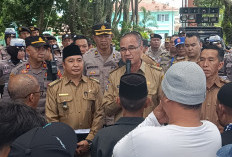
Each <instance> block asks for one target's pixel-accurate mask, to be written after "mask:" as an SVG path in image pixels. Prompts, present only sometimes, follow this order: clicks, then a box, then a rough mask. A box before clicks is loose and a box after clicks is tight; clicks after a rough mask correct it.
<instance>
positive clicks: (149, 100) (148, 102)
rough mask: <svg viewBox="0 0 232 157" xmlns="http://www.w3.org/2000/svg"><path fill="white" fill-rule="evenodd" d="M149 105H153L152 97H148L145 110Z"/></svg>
mask: <svg viewBox="0 0 232 157" xmlns="http://www.w3.org/2000/svg"><path fill="white" fill-rule="evenodd" d="M149 105H151V98H150V97H147V100H146V102H145V104H144V108H147V107H148V106H149Z"/></svg>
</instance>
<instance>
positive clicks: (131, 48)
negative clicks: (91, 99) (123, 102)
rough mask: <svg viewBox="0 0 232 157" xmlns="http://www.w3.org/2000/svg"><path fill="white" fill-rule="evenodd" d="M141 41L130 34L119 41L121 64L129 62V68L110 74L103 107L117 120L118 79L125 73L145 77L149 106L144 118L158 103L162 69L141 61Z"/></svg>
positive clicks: (138, 37) (136, 35)
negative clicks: (149, 100)
mask: <svg viewBox="0 0 232 157" xmlns="http://www.w3.org/2000/svg"><path fill="white" fill-rule="evenodd" d="M142 49H143V46H142V39H141V36H140V35H138V33H135V32H130V33H128V34H126V35H124V36H123V37H122V38H121V39H120V52H121V56H122V60H123V62H127V60H129V61H130V62H131V67H130V68H128V66H126V65H124V66H122V67H120V68H117V69H115V70H114V71H112V72H111V73H110V76H109V83H108V86H107V90H106V92H105V93H104V98H103V105H104V107H105V113H106V115H107V116H114V118H115V119H114V120H115V121H116V120H118V119H119V118H120V117H121V116H122V109H121V108H120V107H119V105H117V104H116V101H115V100H116V97H117V96H118V93H119V83H120V77H121V76H122V75H123V74H125V73H128V72H129V73H130V72H131V73H139V74H142V75H144V76H145V77H146V80H147V86H148V97H149V98H150V99H151V102H150V105H149V106H148V108H146V109H145V110H144V117H146V116H147V115H148V114H149V113H150V112H151V111H152V110H153V109H154V108H155V107H156V106H157V105H158V103H159V96H160V84H161V81H162V77H163V72H162V68H159V67H157V66H154V65H151V64H147V63H146V62H144V61H142V60H141V55H142V53H143V51H142ZM129 69H130V70H129Z"/></svg>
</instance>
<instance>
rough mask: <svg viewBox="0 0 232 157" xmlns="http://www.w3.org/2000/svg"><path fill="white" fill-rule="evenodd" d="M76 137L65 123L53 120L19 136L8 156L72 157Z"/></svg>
mask: <svg viewBox="0 0 232 157" xmlns="http://www.w3.org/2000/svg"><path fill="white" fill-rule="evenodd" d="M76 143H77V139H76V134H75V132H74V130H73V129H72V128H71V127H70V126H68V125H67V124H64V123H60V122H54V123H49V124H47V125H46V126H44V127H37V128H34V129H32V130H30V131H28V132H27V133H25V134H23V135H21V136H19V137H18V138H17V139H16V140H15V141H14V142H13V143H12V145H11V151H10V153H9V156H8V157H18V156H20V157H51V156H56V157H73V156H74V153H75V150H76V147H77V145H76Z"/></svg>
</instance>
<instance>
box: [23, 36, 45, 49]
mask: <svg viewBox="0 0 232 157" xmlns="http://www.w3.org/2000/svg"><path fill="white" fill-rule="evenodd" d="M25 43H26V47H28V46H30V45H31V46H33V47H41V46H44V45H45V44H46V42H45V39H44V38H43V37H42V36H30V37H27V38H26V39H25Z"/></svg>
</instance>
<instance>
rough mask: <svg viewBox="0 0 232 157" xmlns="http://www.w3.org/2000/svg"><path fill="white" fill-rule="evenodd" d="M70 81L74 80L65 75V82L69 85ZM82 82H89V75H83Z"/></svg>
mask: <svg viewBox="0 0 232 157" xmlns="http://www.w3.org/2000/svg"><path fill="white" fill-rule="evenodd" d="M70 82H72V80H71V79H70V78H68V77H67V76H65V77H64V84H65V85H67V84H68V83H70ZM80 82H85V83H86V82H88V80H87V77H86V76H84V75H82V76H81V80H80Z"/></svg>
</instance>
